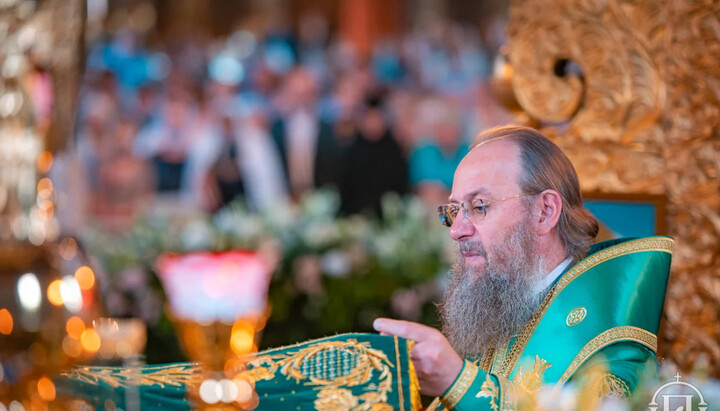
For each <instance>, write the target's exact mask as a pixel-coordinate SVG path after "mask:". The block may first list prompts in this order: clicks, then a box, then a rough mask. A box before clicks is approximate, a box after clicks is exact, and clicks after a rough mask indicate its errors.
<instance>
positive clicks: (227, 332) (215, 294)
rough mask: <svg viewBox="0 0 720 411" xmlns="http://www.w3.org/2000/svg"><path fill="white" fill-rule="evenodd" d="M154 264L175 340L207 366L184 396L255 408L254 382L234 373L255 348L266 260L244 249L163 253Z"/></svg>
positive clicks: (208, 404) (262, 316) (202, 405)
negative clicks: (218, 251)
mask: <svg viewBox="0 0 720 411" xmlns="http://www.w3.org/2000/svg"><path fill="white" fill-rule="evenodd" d="M156 265H157V269H158V273H159V276H160V279H161V282H162V284H163V287H164V289H165V293H166V295H167V297H168V310H169V312H170V318H171V320H172V321H173V323H174V325H175V328H176V330H177V333H178V337H179V340H180V343H181V345H182V347H183V349H184V351H185V353H186V354H187V356H188V358H190V359H191V360H192V361H196V362H198V363H200V364H201V365H203V366H204V367H205V368H206V370H207V371H206V372H205V374H204V375H203V378H202V379H201V380H200V382H199V383H198V384H196V385H193V386H190V387H188V394H189V400H190V401H192V402H193V403H194V405H195V406H196V407H197V408H199V409H212V410H225V409H228V410H229V409H238V408H240V409H253V408H255V407H256V406H257V404H258V402H259V400H258V397H257V394H256V393H255V391H254V386H253V385H252V384H251V382H249V381H246V380H243V379H240V378H236V376H237V375H238V373H239V372H240V371H242V370H243V369H244V367H245V365H244V364H245V361H247V359H248V358H251V357H252V355H253V354H254V353H256V352H257V350H258V339H259V337H260V333H261V331H262V329H263V328H264V326H265V321H266V318H267V292H268V286H269V283H270V277H271V271H272V270H271V268H270V265H269V264H267V263H266V262H265V260H264V259H263V258H262V257H261V256H260V255H259V254H258V253H254V252H248V251H228V252H223V253H202V252H201V253H190V254H184V255H163V256H161V257H160V258H159V259H158V261H157V264H156Z"/></svg>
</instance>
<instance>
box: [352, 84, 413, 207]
mask: <svg viewBox="0 0 720 411" xmlns="http://www.w3.org/2000/svg"><path fill="white" fill-rule="evenodd" d="M383 108H384V107H383V100H382V98H381V96H380V95H377V94H376V95H372V96H370V97H368V98H367V100H366V102H365V107H363V109H362V111H361V112H360V113H359V116H358V119H357V122H358V125H357V132H356V137H355V139H354V141H353V143H352V145H351V146H350V148H349V149H348V154H347V161H346V162H345V169H344V170H343V177H342V182H341V185H340V195H341V198H342V210H343V211H344V212H345V213H347V214H355V213H361V212H367V213H374V214H377V215H380V212H381V207H380V206H381V199H382V197H383V195H385V194H387V193H398V194H405V193H406V192H407V191H408V177H407V162H406V160H405V156H404V155H403V152H402V149H401V148H400V145H399V144H398V143H397V141H396V140H395V137H394V136H393V134H392V130H391V128H390V125H389V124H388V120H387V118H386V114H385V113H384V112H383Z"/></svg>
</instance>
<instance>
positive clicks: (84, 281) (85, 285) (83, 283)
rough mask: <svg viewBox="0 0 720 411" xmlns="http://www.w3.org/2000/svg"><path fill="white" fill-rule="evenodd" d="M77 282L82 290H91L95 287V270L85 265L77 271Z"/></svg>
mask: <svg viewBox="0 0 720 411" xmlns="http://www.w3.org/2000/svg"><path fill="white" fill-rule="evenodd" d="M75 280H76V281H77V282H78V285H79V286H80V289H81V290H86V291H87V290H89V289H91V288H93V285H95V274H94V273H93V270H92V269H91V268H90V267H88V266H86V265H84V266H82V267H80V268H78V269H77V271H75Z"/></svg>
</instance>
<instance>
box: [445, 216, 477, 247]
mask: <svg viewBox="0 0 720 411" xmlns="http://www.w3.org/2000/svg"><path fill="white" fill-rule="evenodd" d="M474 233H475V226H473V224H472V223H471V222H470V219H469V218H467V217H466V216H465V213H463V212H462V210H460V212H458V214H457V216H455V219H454V220H453V223H452V225H451V226H450V238H452V239H453V240H455V241H459V240H461V239H462V238H465V237H470V236H472V235H473V234H474Z"/></svg>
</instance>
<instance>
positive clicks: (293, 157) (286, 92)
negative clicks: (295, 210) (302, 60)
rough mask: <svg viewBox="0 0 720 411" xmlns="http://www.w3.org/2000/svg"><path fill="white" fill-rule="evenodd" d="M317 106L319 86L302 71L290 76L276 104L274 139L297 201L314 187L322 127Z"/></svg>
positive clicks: (295, 71) (309, 74)
mask: <svg viewBox="0 0 720 411" xmlns="http://www.w3.org/2000/svg"><path fill="white" fill-rule="evenodd" d="M316 103H317V82H316V80H315V78H314V77H313V75H312V73H311V72H310V71H308V70H306V69H303V68H297V69H295V70H293V71H292V72H290V74H288V75H287V77H286V79H285V83H284V84H283V87H282V89H281V90H280V92H279V95H278V96H277V97H276V99H275V101H274V105H275V108H276V109H277V111H278V117H277V118H276V119H275V121H274V122H273V125H272V135H273V139H274V141H275V144H276V145H277V148H278V151H279V152H280V157H281V158H282V163H283V166H284V168H285V174H286V176H287V180H288V182H289V183H290V192H291V194H292V195H293V197H294V198H299V197H300V196H301V195H302V194H304V193H306V192H308V191H310V190H312V189H313V188H314V187H315V178H314V170H315V158H316V154H317V153H316V151H317V142H318V135H319V134H320V129H321V127H322V125H321V124H320V120H319V117H318V114H317V110H316Z"/></svg>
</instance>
